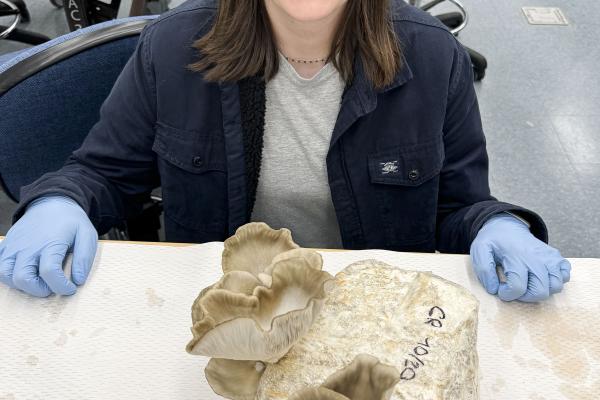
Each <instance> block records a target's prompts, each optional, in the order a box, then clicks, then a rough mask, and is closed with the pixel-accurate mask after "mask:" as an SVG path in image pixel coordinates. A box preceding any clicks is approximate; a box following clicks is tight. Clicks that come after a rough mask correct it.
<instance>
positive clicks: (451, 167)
mask: <svg viewBox="0 0 600 400" xmlns="http://www.w3.org/2000/svg"><path fill="white" fill-rule="evenodd" d="M455 43H456V49H455V50H454V60H453V66H452V74H451V78H450V84H449V93H448V102H447V107H446V116H445V121H444V129H443V134H444V150H445V161H444V165H443V167H442V171H441V175H440V188H439V190H440V191H439V197H438V212H437V233H436V239H437V246H436V248H437V249H438V250H439V251H441V252H446V253H468V252H469V248H470V246H471V242H472V241H473V239H475V236H476V235H477V233H478V232H479V229H480V228H481V227H482V225H483V224H484V223H485V222H486V221H487V220H488V219H489V218H490V217H492V216H493V215H495V214H498V213H502V212H511V213H513V214H514V215H516V216H518V217H520V218H522V219H524V220H525V221H527V222H528V223H529V225H530V230H531V232H532V233H533V234H534V235H535V236H536V237H537V238H538V239H540V240H542V241H545V242H547V241H548V233H547V230H546V226H545V224H544V222H543V220H542V219H541V218H540V217H539V216H538V215H537V214H535V213H534V212H532V211H529V210H526V209H524V208H522V207H518V206H515V205H512V204H508V203H503V202H500V201H497V200H496V199H495V198H494V197H492V196H491V194H490V188H489V183H488V156H487V152H486V144H485V136H484V134H483V128H482V124H481V116H480V114H479V106H478V103H477V97H476V94H475V87H474V85H473V68H472V64H471V59H470V56H469V54H468V52H467V51H466V49H465V48H464V47H463V46H462V45H461V44H460V43H459V42H458V41H455Z"/></svg>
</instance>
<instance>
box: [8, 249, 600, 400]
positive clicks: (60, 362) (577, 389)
mask: <svg viewBox="0 0 600 400" xmlns="http://www.w3.org/2000/svg"><path fill="white" fill-rule="evenodd" d="M222 248H223V245H222V243H209V244H204V245H195V246H186V247H174V246H163V245H161V246H157V245H139V244H131V243H119V242H113V243H108V242H104V243H101V245H100V247H99V251H98V256H97V257H96V262H95V264H96V265H95V267H94V270H93V272H92V274H91V275H90V278H89V280H88V283H87V284H86V285H85V286H82V287H80V288H79V290H78V292H77V294H75V295H74V296H72V297H56V296H53V297H50V298H47V299H38V298H33V297H30V296H27V295H25V294H23V293H20V292H17V291H15V290H10V289H8V288H6V287H4V286H2V287H0V400H7V399H11V400H23V399H27V400H30V399H44V400H53V399H56V400H58V399H60V400H68V399H74V400H75V399H77V400H82V399H103V400H105V399H145V400H146V399H169V400H180V399H181V400H183V399H195V400H217V399H221V397H219V396H217V395H215V394H213V392H212V390H211V389H210V387H209V386H208V385H207V383H206V381H205V379H204V373H203V369H204V365H205V363H206V361H207V359H205V358H203V357H197V356H191V355H189V354H187V353H186V352H185V350H184V348H185V345H186V343H187V342H188V340H189V339H190V338H191V333H190V331H189V327H190V326H191V317H190V307H191V304H192V302H193V300H194V299H195V297H196V296H197V294H198V292H199V291H200V290H201V289H202V288H204V287H205V286H208V285H209V284H212V283H214V282H215V281H216V280H217V279H218V278H219V277H220V275H221V270H220V256H221V251H222ZM323 257H324V260H325V265H324V268H325V269H326V270H328V271H329V272H331V273H334V274H335V273H336V272H337V271H339V270H341V269H342V268H343V267H345V266H346V265H348V264H350V263H352V262H355V261H359V260H363V259H369V258H377V259H379V260H381V261H383V262H387V263H388V264H391V265H395V266H398V267H402V268H405V269H415V270H429V271H432V272H434V273H435V274H438V275H440V276H442V277H444V278H446V279H449V280H452V281H454V282H457V283H459V284H461V285H463V286H465V287H466V288H467V289H469V290H470V291H471V292H472V293H473V294H474V295H475V296H476V297H477V298H479V299H480V302H481V306H480V315H479V339H478V341H479V343H478V351H479V358H480V375H481V380H480V385H481V399H482V400H503V399H506V400H516V399H519V400H521V399H532V400H540V399H546V400H550V399H561V400H562V399H576V400H586V399H590V400H591V399H598V398H600V322H599V320H600V290H598V287H599V286H598V285H599V284H600V260H597V259H572V260H571V263H572V265H573V273H572V281H571V282H570V283H569V284H567V285H566V286H565V290H564V291H563V293H560V294H558V295H555V296H553V297H552V298H551V299H550V300H548V301H546V302H544V303H541V304H523V303H517V302H513V303H503V302H501V301H500V300H498V299H497V298H496V297H494V296H490V295H488V294H487V293H486V292H485V291H484V290H483V289H482V287H481V286H480V284H479V283H478V282H477V279H476V277H475V276H474V274H473V273H472V271H471V267H470V264H469V259H468V257H466V256H457V255H439V254H438V255H436V254H412V253H393V252H385V251H356V252H324V253H323ZM453 400H454V399H453Z"/></svg>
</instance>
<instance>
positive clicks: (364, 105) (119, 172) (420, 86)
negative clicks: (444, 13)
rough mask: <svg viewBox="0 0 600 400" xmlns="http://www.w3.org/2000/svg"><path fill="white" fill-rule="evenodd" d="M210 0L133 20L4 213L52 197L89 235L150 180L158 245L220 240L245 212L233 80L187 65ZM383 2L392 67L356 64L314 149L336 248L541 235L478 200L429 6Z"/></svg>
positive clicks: (405, 247)
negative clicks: (51, 155) (95, 102)
mask: <svg viewBox="0 0 600 400" xmlns="http://www.w3.org/2000/svg"><path fill="white" fill-rule="evenodd" d="M216 6H217V3H216V1H215V0H190V1H188V2H187V3H185V4H184V5H182V6H180V7H178V8H176V9H174V10H172V11H170V12H168V13H166V14H164V15H163V16H161V17H160V18H158V19H157V20H156V21H154V22H152V23H151V24H150V25H148V26H147V27H146V28H145V29H144V31H143V32H142V35H141V37H140V40H139V44H138V47H137V49H136V51H135V53H134V54H133V56H132V58H131V59H130V60H129V62H128V64H127V65H126V67H125V69H124V70H123V72H122V74H121V75H120V77H119V79H118V80H117V82H116V83H115V85H114V88H113V90H112V92H111V93H110V95H109V97H108V98H107V100H106V101H105V103H104V104H103V106H102V109H101V112H100V121H99V122H98V123H97V124H96V125H95V126H94V127H93V129H92V130H91V132H90V133H89V135H88V136H87V138H86V140H85V142H84V143H83V145H82V147H81V148H80V149H78V150H77V151H75V152H74V153H73V155H72V156H71V157H70V158H69V159H68V160H67V162H66V164H65V165H64V167H63V168H62V169H60V170H59V171H57V172H54V173H49V174H46V175H44V176H43V177H42V178H40V179H39V180H37V181H36V182H34V183H32V184H31V185H29V186H26V187H24V188H23V189H22V193H21V199H22V204H21V206H20V208H19V210H17V213H16V215H15V218H18V217H19V216H20V215H21V213H22V212H23V209H24V207H25V206H26V204H27V203H28V202H30V201H31V200H33V199H34V198H36V197H39V196H41V195H45V194H49V193H60V194H64V195H67V196H70V197H72V198H74V199H75V200H76V201H77V202H78V203H79V204H80V205H81V206H82V207H83V209H84V210H85V211H86V212H87V213H88V215H89V217H90V219H91V221H92V222H93V223H94V225H95V226H96V227H97V229H98V230H99V231H100V232H101V233H102V232H104V231H106V230H108V229H109V228H110V227H111V226H113V225H115V224H116V223H118V222H119V221H121V220H123V219H124V218H126V217H129V216H131V215H133V214H135V213H136V212H137V211H138V210H139V202H140V199H142V198H145V197H146V196H147V194H148V193H149V192H150V191H151V190H152V189H153V188H156V187H158V186H162V193H163V201H164V216H165V230H166V238H167V240H169V241H185V242H207V241H221V240H224V239H225V238H226V237H227V236H228V235H231V234H233V233H234V232H235V229H236V228H237V227H239V226H241V225H243V224H244V223H246V222H248V221H249V207H248V199H249V196H251V194H249V193H248V187H249V185H248V182H247V179H249V178H248V176H250V175H249V174H248V171H247V168H248V167H247V166H248V165H250V164H251V163H248V162H247V157H248V155H247V153H248V151H247V149H245V146H244V137H243V136H244V133H243V129H242V125H243V124H242V116H241V115H242V112H241V111H240V110H241V108H243V105H242V106H240V84H239V82H229V83H221V84H219V83H209V82H206V81H205V80H204V79H203V77H202V74H200V73H196V72H192V71H190V70H188V69H186V66H187V65H189V64H190V63H192V62H194V61H196V60H197V57H198V54H197V51H196V50H195V49H193V48H192V47H191V44H192V42H193V41H194V40H196V39H198V38H199V37H201V36H202V35H203V34H205V33H206V32H207V31H208V29H209V28H210V26H211V23H212V22H213V21H214V17H215V13H216ZM392 7H393V23H394V27H395V30H396V32H397V34H398V37H399V40H400V41H401V43H402V45H403V46H402V47H403V49H404V50H403V54H404V58H405V60H404V61H405V62H404V67H403V68H402V69H401V71H400V72H399V73H398V74H397V76H396V79H395V80H394V82H393V83H392V84H391V85H389V86H388V87H386V88H385V89H383V90H374V89H373V87H372V86H371V85H370V84H369V83H368V81H367V80H366V79H365V76H364V73H363V71H362V67H361V63H360V62H358V61H357V62H355V79H354V80H353V82H352V84H351V85H348V86H347V87H346V89H345V91H344V94H343V97H342V103H341V109H340V112H339V115H338V118H337V120H336V124H335V128H334V131H333V134H332V138H331V144H330V149H329V152H328V155H327V172H328V176H329V186H330V189H331V196H332V199H333V204H334V207H335V211H336V214H337V218H338V223H339V228H340V232H341V236H342V240H343V244H344V247H345V248H349V249H362V248H381V249H390V250H401V251H433V250H436V249H437V250H440V251H443V252H456V253H466V252H468V250H469V246H470V244H471V241H472V240H473V239H474V237H475V235H476V234H477V232H478V230H479V228H480V227H481V226H482V224H483V223H484V222H485V221H486V220H487V219H488V218H490V217H491V216H492V215H494V214H497V213H501V212H504V211H510V212H513V213H515V214H517V215H519V216H521V217H522V218H524V219H525V220H527V221H528V222H529V223H530V224H531V230H532V232H533V233H534V234H535V235H536V236H537V237H538V238H540V239H541V240H544V241H547V232H546V228H545V226H544V223H543V221H542V220H541V219H540V218H539V216H537V215H536V214H535V213H533V212H531V211H528V210H525V209H523V208H520V207H518V206H514V205H511V204H507V203H502V202H499V201H497V200H496V199H495V198H493V197H492V196H491V195H490V190H489V185H488V157H487V153H486V148H485V138H484V134H483V130H482V126H481V118H480V115H479V109H478V104H477V99H476V96H475V91H474V86H473V71H472V67H471V63H470V59H469V56H468V54H467V52H466V51H465V49H464V48H463V47H462V46H461V45H460V43H459V42H458V41H457V40H456V39H455V38H454V36H453V35H452V34H450V33H449V32H448V30H447V29H446V28H445V27H444V26H443V25H442V24H441V23H440V22H439V21H438V20H436V19H435V18H433V17H432V16H430V15H429V14H427V13H425V12H423V11H421V10H418V9H416V8H414V7H412V6H408V5H406V4H405V3H404V2H402V1H400V0H393V1H392ZM357 60H358V57H357ZM250 119H251V118H250Z"/></svg>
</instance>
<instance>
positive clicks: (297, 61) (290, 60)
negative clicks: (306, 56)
mask: <svg viewBox="0 0 600 400" xmlns="http://www.w3.org/2000/svg"><path fill="white" fill-rule="evenodd" d="M281 54H282V55H283V57H284V58H285V59H286V60H288V61H289V62H293V63H296V64H315V63H324V62H326V61H327V58H321V59H318V60H300V59H298V58H291V57H288V56H286V55H285V54H283V53H281Z"/></svg>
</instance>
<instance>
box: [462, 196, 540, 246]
mask: <svg viewBox="0 0 600 400" xmlns="http://www.w3.org/2000/svg"><path fill="white" fill-rule="evenodd" d="M501 213H509V214H513V215H514V216H515V217H517V218H520V219H522V220H523V221H524V222H526V223H527V224H528V225H529V230H530V232H531V233H532V234H533V235H534V236H535V237H536V238H538V239H539V240H541V241H542V242H544V243H548V228H547V227H546V224H545V223H544V220H543V219H542V217H540V216H539V215H538V214H536V213H535V212H533V211H531V210H528V209H526V208H523V207H519V206H515V205H513V204H509V203H503V202H494V205H493V206H491V207H488V208H487V210H486V211H485V212H483V213H481V214H480V215H479V216H478V217H477V218H476V220H475V223H474V224H473V226H472V228H471V234H470V238H469V239H470V243H472V242H473V240H475V237H476V236H477V234H478V233H479V230H480V229H481V227H482V226H483V224H485V223H486V222H487V221H488V220H489V219H490V218H492V217H493V216H495V215H497V214H501Z"/></svg>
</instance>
